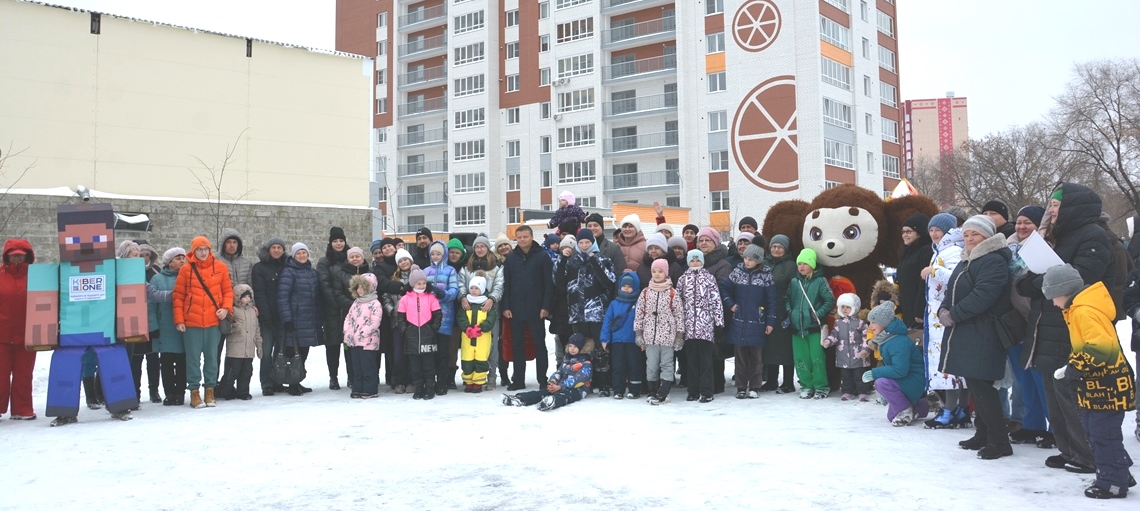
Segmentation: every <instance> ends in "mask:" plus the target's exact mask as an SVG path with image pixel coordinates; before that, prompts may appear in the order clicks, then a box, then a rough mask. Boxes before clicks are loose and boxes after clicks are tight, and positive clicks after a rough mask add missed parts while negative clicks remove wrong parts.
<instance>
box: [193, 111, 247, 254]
mask: <svg viewBox="0 0 1140 511" xmlns="http://www.w3.org/2000/svg"><path fill="white" fill-rule="evenodd" d="M248 130H249V129H248V128H246V129H244V130H241V133H238V136H237V139H236V140H234V143H233V145H232V146H231V145H227V146H226V155H225V158H223V159H222V163H221V164H220V165H214V166H211V165H209V164H207V163H206V162H205V161H204V160H202V158H199V157H197V156H194V155H191V157H192V158H194V160H195V161H197V162H198V165H199V166H201V167H202V168H201V169H199V170H197V171H196V170H194V169H192V168H190V169H187V170H189V171H190V175H191V176H194V180H195V181H197V182H198V186H199V187H200V188H201V189H202V194H203V195H205V196H206V200H207V201H209V202H210V209H211V212H210V216H211V217H212V219H213V221H214V237H213V238H211V239H215V240H217V239H220V238H221V237H222V223H223V222H222V220H223V219H224V218H226V217H228V216H229V215H230V214H232V213H233V209H234V206H235V205H236V203H237V202H238V201H240V200H242V199H244V198H246V197H248V196H249V195H250V193H252V190H248V189H247V190H246V191H245V193H242V194H241V195H237V196H234V195H231V194H229V193H226V192H224V191H223V182H224V181H225V178H226V170H227V167H229V166H230V164H232V163H233V162H234V151H237V147H238V144H239V143H240V142H241V137H242V136H244V135H245V132H246V131H248ZM199 172H201V174H202V175H199ZM224 206H228V207H224Z"/></svg>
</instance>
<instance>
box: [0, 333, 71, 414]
mask: <svg viewBox="0 0 1140 511" xmlns="http://www.w3.org/2000/svg"><path fill="white" fill-rule="evenodd" d="M35 368H36V352H34V351H28V350H27V349H25V348H24V345H23V344H0V414H3V413H6V412H7V411H8V403H9V402H10V403H12V415H22V416H24V417H34V416H35V415H36V411H35V410H34V409H33V408H32V371H33V370H34V369H35ZM77 399H78V396H77Z"/></svg>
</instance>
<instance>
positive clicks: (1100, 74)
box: [1052, 59, 1140, 211]
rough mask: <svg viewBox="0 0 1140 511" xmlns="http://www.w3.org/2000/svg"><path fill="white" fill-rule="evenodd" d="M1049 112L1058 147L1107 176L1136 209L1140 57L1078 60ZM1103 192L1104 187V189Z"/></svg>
mask: <svg viewBox="0 0 1140 511" xmlns="http://www.w3.org/2000/svg"><path fill="white" fill-rule="evenodd" d="M1074 74H1075V76H1074V78H1073V81H1071V82H1069V85H1068V87H1067V89H1066V90H1065V93H1064V94H1062V95H1061V96H1060V97H1058V98H1057V106H1056V108H1054V110H1053V112H1052V121H1053V131H1054V132H1055V133H1057V136H1058V138H1057V147H1058V148H1059V149H1060V150H1061V151H1064V152H1065V153H1067V154H1070V155H1073V156H1075V157H1076V158H1079V159H1080V160H1081V162H1082V163H1083V164H1085V165H1086V166H1088V168H1089V170H1090V171H1091V172H1092V174H1091V175H1089V176H1088V177H1089V178H1090V179H1091V181H1092V187H1093V188H1094V189H1098V191H1102V188H1100V187H1098V186H1097V185H1098V184H1100V183H1101V182H1102V181H1107V182H1108V183H1111V185H1112V186H1113V187H1114V188H1115V189H1116V190H1118V191H1119V192H1120V193H1121V194H1123V195H1124V197H1125V198H1126V199H1127V201H1128V203H1129V204H1130V205H1131V208H1132V210H1133V211H1140V183H1138V178H1140V60H1136V59H1130V60H1114V61H1095V62H1088V63H1085V64H1079V65H1077V66H1076V67H1075V69H1074ZM1102 195H1103V191H1102Z"/></svg>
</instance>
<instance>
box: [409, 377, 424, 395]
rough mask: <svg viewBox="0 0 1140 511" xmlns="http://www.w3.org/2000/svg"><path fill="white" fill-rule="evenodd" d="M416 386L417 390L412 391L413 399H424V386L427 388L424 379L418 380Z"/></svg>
mask: <svg viewBox="0 0 1140 511" xmlns="http://www.w3.org/2000/svg"><path fill="white" fill-rule="evenodd" d="M415 386H416V390H415V392H413V393H412V399H423V398H424V388H425V387H424V382H422V381H421V382H416V384H415Z"/></svg>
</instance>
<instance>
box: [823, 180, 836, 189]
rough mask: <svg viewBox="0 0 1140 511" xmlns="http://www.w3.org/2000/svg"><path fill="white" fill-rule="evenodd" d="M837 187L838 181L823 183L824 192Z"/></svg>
mask: <svg viewBox="0 0 1140 511" xmlns="http://www.w3.org/2000/svg"><path fill="white" fill-rule="evenodd" d="M837 186H839V181H824V182H823V189H824V190H830V189H832V188H835V187H837Z"/></svg>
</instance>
